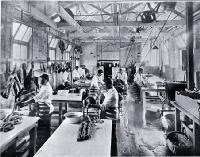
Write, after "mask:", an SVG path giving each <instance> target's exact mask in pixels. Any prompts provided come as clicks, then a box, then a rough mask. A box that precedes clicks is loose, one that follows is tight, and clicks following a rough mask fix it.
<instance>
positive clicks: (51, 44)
mask: <svg viewBox="0 0 200 157" xmlns="http://www.w3.org/2000/svg"><path fill="white" fill-rule="evenodd" d="M54 41H55V39H52V40H51V43H50V45H49V47H53V44H54Z"/></svg>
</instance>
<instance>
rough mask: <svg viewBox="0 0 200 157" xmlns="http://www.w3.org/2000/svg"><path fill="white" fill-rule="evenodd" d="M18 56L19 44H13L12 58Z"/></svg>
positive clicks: (17, 57)
mask: <svg viewBox="0 0 200 157" xmlns="http://www.w3.org/2000/svg"><path fill="white" fill-rule="evenodd" d="M19 58H20V45H19V44H13V59H14V60H15V59H19Z"/></svg>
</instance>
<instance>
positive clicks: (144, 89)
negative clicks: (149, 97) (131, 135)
mask: <svg viewBox="0 0 200 157" xmlns="http://www.w3.org/2000/svg"><path fill="white" fill-rule="evenodd" d="M164 91H165V88H164V87H160V88H147V87H140V96H141V98H140V99H141V101H142V105H143V126H144V127H146V117H145V115H146V107H147V102H146V93H147V92H156V93H157V94H158V95H159V93H160V92H164Z"/></svg>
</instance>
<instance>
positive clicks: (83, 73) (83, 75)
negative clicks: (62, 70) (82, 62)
mask: <svg viewBox="0 0 200 157" xmlns="http://www.w3.org/2000/svg"><path fill="white" fill-rule="evenodd" d="M78 72H79V75H80V77H85V69H82V68H79V69H78Z"/></svg>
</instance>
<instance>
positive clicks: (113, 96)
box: [100, 78, 119, 120]
mask: <svg viewBox="0 0 200 157" xmlns="http://www.w3.org/2000/svg"><path fill="white" fill-rule="evenodd" d="M105 84H106V90H107V92H105V93H103V95H104V100H103V103H102V104H100V107H101V109H102V118H107V119H112V120H115V119H117V118H118V102H119V95H118V92H117V90H116V89H115V87H113V81H112V79H111V78H108V79H107V80H106V82H105Z"/></svg>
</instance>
